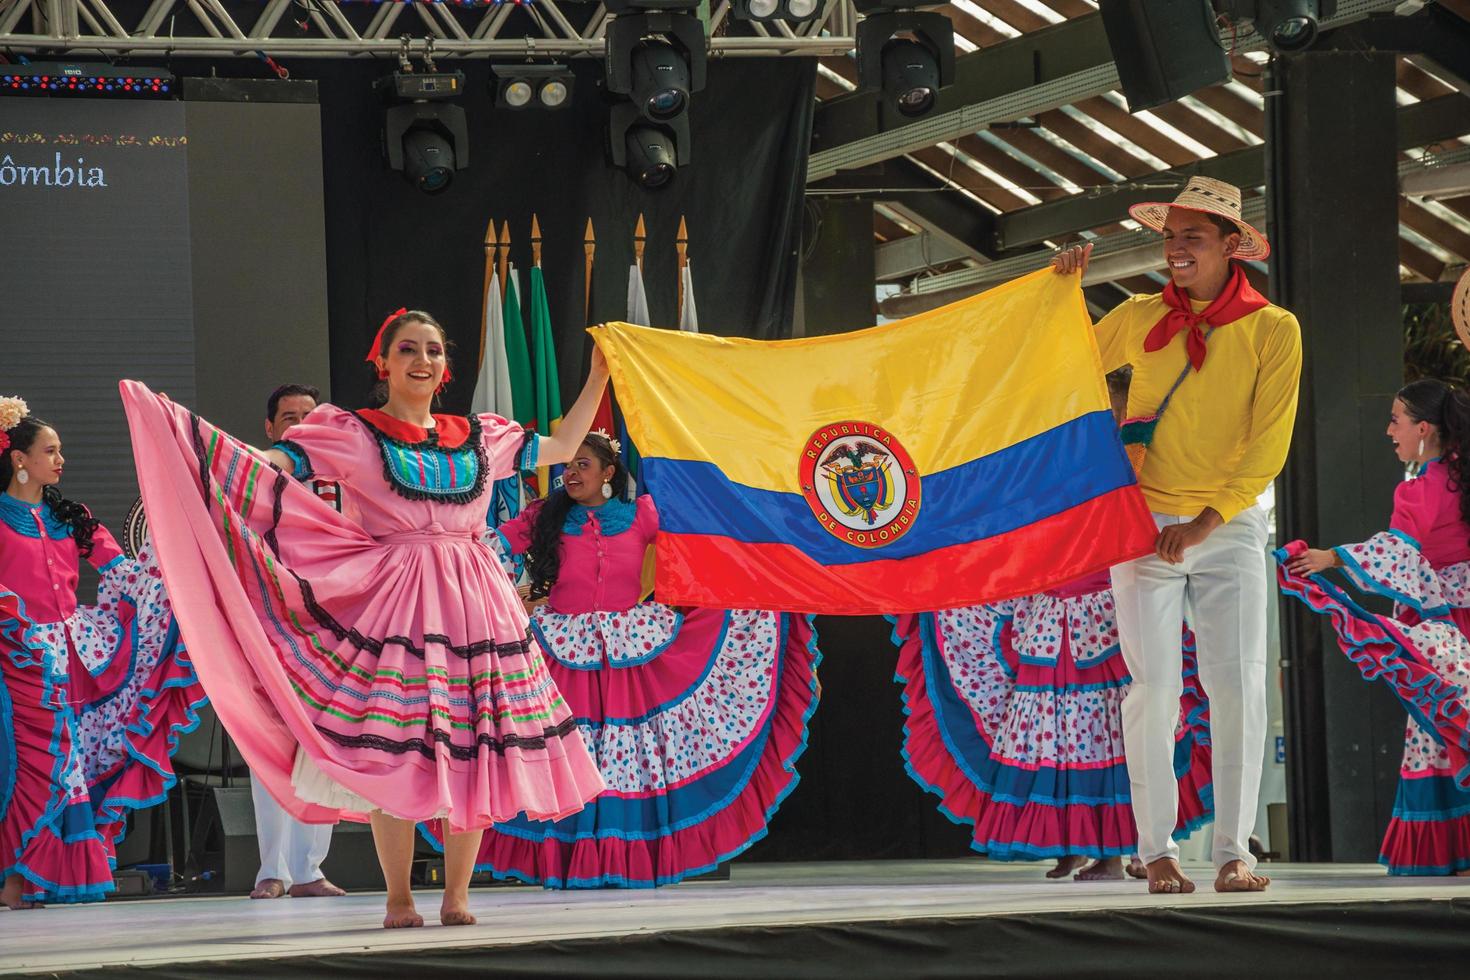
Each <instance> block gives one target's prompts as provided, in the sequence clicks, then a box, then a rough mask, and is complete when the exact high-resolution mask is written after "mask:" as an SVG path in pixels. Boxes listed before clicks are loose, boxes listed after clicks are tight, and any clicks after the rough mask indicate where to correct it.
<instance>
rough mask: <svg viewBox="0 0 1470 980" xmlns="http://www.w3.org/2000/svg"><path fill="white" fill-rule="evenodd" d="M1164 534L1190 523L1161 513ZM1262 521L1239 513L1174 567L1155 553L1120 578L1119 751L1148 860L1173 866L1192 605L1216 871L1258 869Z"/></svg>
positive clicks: (1116, 588) (1253, 512)
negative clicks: (1253, 844)
mask: <svg viewBox="0 0 1470 980" xmlns="http://www.w3.org/2000/svg"><path fill="white" fill-rule="evenodd" d="M1154 520H1155V522H1156V523H1157V524H1158V526H1159V527H1160V528H1163V527H1166V526H1167V525H1170V524H1185V523H1188V521H1189V520H1190V518H1187V517H1174V516H1172V515H1167V514H1155V515H1154ZM1266 537H1267V526H1266V513H1265V511H1264V510H1262V509H1261V508H1260V507H1252V508H1250V509H1249V510H1246V511H1243V512H1242V513H1241V514H1239V515H1237V516H1236V518H1235V519H1234V520H1232V521H1230V522H1229V523H1228V524H1225V525H1222V526H1221V527H1218V528H1216V529H1215V531H1214V533H1212V534H1211V535H1210V536H1209V537H1208V538H1206V539H1205V540H1204V542H1203V543H1202V544H1199V545H1196V546H1195V547H1193V548H1190V549H1188V550H1187V551H1185V552H1184V560H1183V561H1182V562H1181V563H1179V564H1178V565H1170V564H1168V563H1167V562H1165V561H1163V560H1162V559H1160V558H1159V557H1158V556H1157V555H1150V556H1148V557H1145V558H1139V559H1137V560H1135V561H1131V562H1128V563H1126V564H1123V565H1119V566H1118V567H1116V568H1114V569H1113V593H1114V596H1115V598H1116V600H1117V604H1118V635H1119V639H1120V640H1121V643H1122V647H1123V659H1124V660H1125V661H1126V662H1127V664H1128V670H1129V673H1131V674H1132V675H1133V685H1132V687H1130V688H1129V690H1128V696H1127V697H1126V698H1125V699H1124V700H1123V747H1124V750H1125V751H1126V752H1127V756H1128V780H1129V782H1130V784H1131V785H1132V791H1133V817H1134V820H1135V821H1136V822H1137V824H1138V852H1139V856H1140V857H1141V858H1143V860H1144V862H1145V863H1146V862H1150V861H1156V860H1158V859H1159V858H1164V857H1172V858H1175V859H1177V858H1178V856H1179V847H1178V845H1176V844H1175V843H1174V840H1173V837H1172V833H1173V830H1174V825H1175V822H1176V820H1177V815H1178V814H1177V811H1178V807H1179V785H1178V783H1177V781H1176V780H1175V778H1174V727H1175V724H1176V723H1177V722H1178V720H1179V695H1180V690H1181V688H1182V680H1181V678H1180V672H1181V670H1182V666H1183V665H1182V653H1181V651H1180V627H1181V624H1182V623H1183V621H1184V617H1185V613H1186V607H1187V611H1188V616H1189V625H1190V627H1191V628H1192V629H1193V630H1194V635H1195V639H1196V641H1197V642H1198V651H1199V680H1200V684H1201V685H1202V686H1203V687H1204V692H1205V696H1206V697H1207V698H1209V701H1210V741H1211V743H1212V748H1213V758H1214V765H1213V772H1212V775H1213V781H1214V794H1215V837H1214V843H1213V845H1212V847H1211V856H1212V857H1213V859H1214V862H1215V866H1216V867H1220V866H1223V865H1225V864H1227V863H1228V862H1230V861H1235V860H1240V861H1244V862H1245V863H1246V866H1247V867H1250V868H1254V867H1255V859H1254V858H1252V857H1251V853H1250V847H1249V843H1248V842H1249V840H1250V835H1251V831H1252V830H1253V829H1254V827H1255V822H1256V797H1257V794H1258V792H1259V788H1260V784H1261V760H1262V756H1263V753H1264V752H1265V744H1266V601H1267V590H1266V554H1265V551H1266Z"/></svg>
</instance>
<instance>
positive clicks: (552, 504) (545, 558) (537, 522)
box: [526, 432, 628, 599]
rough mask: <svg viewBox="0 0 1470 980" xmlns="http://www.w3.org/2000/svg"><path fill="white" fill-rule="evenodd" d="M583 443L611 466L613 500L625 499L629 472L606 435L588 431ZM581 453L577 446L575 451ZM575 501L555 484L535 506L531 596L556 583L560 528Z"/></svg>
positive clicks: (540, 594) (529, 552)
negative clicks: (548, 493)
mask: <svg viewBox="0 0 1470 980" xmlns="http://www.w3.org/2000/svg"><path fill="white" fill-rule="evenodd" d="M582 445H583V446H586V447H587V448H588V449H590V450H592V455H593V456H595V457H597V461H598V462H600V463H601V464H602V465H603V466H611V467H612V468H613V475H612V479H611V480H610V481H608V482H609V485H610V486H611V487H612V492H613V499H616V500H624V499H626V498H627V496H628V471H627V470H626V469H624V468H623V464H622V462H621V461H619V460H618V454H617V453H615V452H613V447H612V443H611V442H609V441H608V439H607V437H606V436H601V435H598V434H597V433H595V432H591V433H588V434H587V438H585V439H583V440H582ZM580 452H581V450H580V449H579V450H578V453H579V454H580ZM574 502H575V501H573V500H572V498H571V496H570V495H569V494H568V493H567V491H566V487H557V488H556V489H555V490H553V491H552V492H551V494H550V495H549V496H548V497H547V498H546V499H545V500H544V501H542V502H540V503H539V504H538V505H537V508H536V514H535V517H534V518H533V520H532V523H531V546H530V547H529V548H528V549H526V571H527V572H528V573H529V574H530V576H531V597H532V598H533V599H540V598H541V597H543V596H545V595H547V594H549V593H550V592H551V587H552V586H553V585H555V584H556V579H557V576H558V575H560V574H561V533H562V530H561V529H562V525H563V524H565V523H566V520H567V515H568V514H569V513H571V511H572V504H573V503H574Z"/></svg>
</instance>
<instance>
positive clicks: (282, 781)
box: [122, 311, 607, 928]
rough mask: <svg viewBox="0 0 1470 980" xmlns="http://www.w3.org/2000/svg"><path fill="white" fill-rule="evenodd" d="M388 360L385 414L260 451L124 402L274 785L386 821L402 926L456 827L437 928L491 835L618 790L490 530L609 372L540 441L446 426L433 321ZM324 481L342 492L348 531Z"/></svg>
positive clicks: (383, 363) (217, 696) (186, 588)
mask: <svg viewBox="0 0 1470 980" xmlns="http://www.w3.org/2000/svg"><path fill="white" fill-rule="evenodd" d="M368 360H369V361H370V362H371V363H372V364H373V365H374V367H375V368H376V370H377V373H378V376H379V378H380V379H381V380H383V381H384V382H385V383H386V402H385V403H384V404H383V406H382V408H381V409H369V410H362V411H358V412H347V411H343V410H342V409H340V408H337V407H335V406H333V405H330V404H324V405H320V406H318V407H317V408H316V410H315V411H313V412H312V413H311V414H310V415H308V416H307V418H306V419H305V421H303V422H301V423H300V424H299V425H297V426H295V427H294V428H292V430H291V432H290V434H289V435H290V438H289V439H288V440H285V441H282V442H279V443H277V444H276V446H275V448H273V449H272V450H270V451H269V452H268V453H266V454H264V455H262V454H261V453H258V452H256V451H254V450H252V449H251V448H250V447H248V446H246V445H244V444H243V443H240V442H239V441H237V440H235V439H233V438H231V437H230V436H228V435H226V434H225V433H223V432H221V431H220V430H218V429H215V428H212V427H211V426H209V425H207V424H206V423H204V422H203V421H201V420H200V419H199V418H197V417H196V416H193V415H192V414H190V413H189V412H187V411H186V410H184V409H182V408H180V407H179V406H176V405H174V404H172V403H170V402H169V401H168V400H167V399H163V398H160V397H158V396H155V395H153V394H152V393H151V392H149V391H148V390H147V389H146V388H144V387H143V386H142V385H139V384H137V383H135V382H123V385H122V390H123V401H124V404H125V406H126V408H127V412H128V421H129V425H130V426H131V429H132V435H133V443H134V450H135V455H136V460H137V467H138V476H139V483H140V485H141V486H142V490H143V500H144V504H145V507H146V508H147V512H148V520H149V526H150V529H151V531H152V534H153V538H154V541H155V543H156V546H157V548H158V552H159V555H160V558H161V559H162V564H163V568H164V575H165V578H166V579H167V580H168V582H169V583H170V585H171V586H172V592H171V594H172V595H173V599H174V607H175V609H176V611H177V613H178V616H179V622H180V625H181V627H182V630H183V634H184V637H185V639H186V640H188V642H189V644H190V649H191V650H195V651H201V650H202V651H205V652H204V653H203V654H196V661H197V664H198V669H199V673H200V676H201V677H202V678H203V679H204V683H205V686H206V688H207V689H208V690H210V691H211V692H212V694H213V701H214V705H215V708H216V710H217V711H218V712H219V715H220V717H221V719H223V721H224V723H225V725H226V727H227V728H228V729H229V731H230V734H231V735H232V736H233V737H234V738H235V740H236V741H237V742H238V743H239V746H240V750H241V752H242V754H243V755H244V756H245V759H246V761H247V762H248V763H249V764H250V768H251V771H252V773H253V774H254V776H255V778H257V779H260V780H261V781H262V782H263V783H264V785H265V787H266V789H268V790H269V791H270V792H271V794H272V795H273V796H275V798H276V799H277V800H278V801H279V802H280V803H281V804H282V806H283V807H285V809H286V810H287V811H288V812H290V813H291V814H292V815H293V816H295V817H297V818H298V819H301V820H304V821H307V822H330V821H335V820H337V819H339V818H340V817H343V816H348V817H356V818H358V819H361V818H362V817H363V815H367V817H368V818H369V819H370V820H371V822H372V825H373V836H374V840H375V842H376V844H377V848H378V858H379V861H380V863H381V864H382V867H383V874H384V878H385V879H386V881H387V885H388V903H387V905H388V908H387V916H386V917H385V919H384V922H383V924H384V926H385V927H388V928H396V927H403V926H418V925H422V924H423V919H422V918H421V917H420V916H419V915H418V914H417V912H416V911H415V908H414V903H413V896H412V894H411V892H410V885H409V872H410V866H411V863H412V859H413V840H414V837H413V835H414V823H415V822H419V821H442V823H443V827H442V828H441V832H444V833H446V834H447V843H448V848H447V855H446V861H445V887H444V898H443V903H442V905H441V908H440V921H441V922H443V923H444V924H446V925H462V924H471V923H473V922H474V921H475V919H474V916H472V915H471V914H470V913H469V910H468V902H469V894H468V886H469V879H470V875H471V868H472V866H473V863H474V859H475V854H476V852H477V851H478V850H479V845H480V837H481V834H482V832H483V831H484V828H486V827H488V826H489V825H490V824H492V823H494V822H495V821H497V820H507V819H510V818H511V817H514V816H515V815H517V814H520V813H525V814H527V815H528V816H530V817H533V818H536V819H544V820H555V819H558V818H560V817H563V816H565V815H567V814H570V813H575V812H576V811H577V810H579V809H581V808H582V805H583V804H584V803H585V802H586V801H588V800H590V799H592V798H594V797H595V796H596V795H597V794H598V793H599V792H601V790H602V778H601V776H600V775H599V774H598V771H597V766H596V764H595V763H594V762H593V760H592V758H591V756H590V755H589V754H588V752H587V748H586V746H585V745H584V744H583V741H582V738H581V736H580V735H579V733H578V731H577V726H576V722H575V720H574V719H573V717H572V714H571V712H570V711H569V710H568V708H567V705H566V702H565V701H564V700H563V699H562V696H561V694H560V693H559V692H558V691H557V689H556V685H555V684H554V683H553V682H552V679H551V677H550V675H549V674H548V673H547V669H546V663H545V660H544V658H543V657H542V656H541V654H540V652H539V650H538V649H537V648H536V646H535V644H534V643H533V642H532V641H531V639H530V637H529V635H528V633H527V627H526V623H527V621H526V613H525V610H524V609H523V608H522V606H521V602H520V599H519V597H518V596H517V595H516V593H515V589H514V588H513V587H512V586H511V583H510V582H509V580H508V579H507V577H506V575H505V573H504V571H502V570H501V568H500V566H499V564H498V563H497V561H496V559H495V557H494V555H493V554H492V553H491V551H490V549H489V547H488V546H487V545H486V544H485V543H484V541H483V540H482V532H483V530H484V526H485V510H486V506H487V503H488V497H487V488H488V487H489V486H490V485H491V484H492V483H493V481H495V480H497V479H502V478H505V477H508V476H510V475H511V474H512V473H514V472H515V471H516V470H517V469H518V468H519V469H532V468H534V467H535V466H536V465H537V464H538V463H539V464H540V465H548V464H553V463H562V462H566V461H567V460H570V459H571V458H572V454H573V453H574V452H575V450H576V448H577V447H578V445H580V444H581V441H582V437H583V436H584V435H585V434H586V431H587V427H588V425H589V424H590V422H591V420H592V415H593V412H594V411H595V410H596V407H597V402H598V399H599V398H600V396H601V393H602V390H603V388H604V386H605V385H606V383H607V369H606V365H605V363H604V362H603V361H602V358H601V356H600V355H598V354H596V353H594V354H593V362H592V376H591V378H590V379H589V381H588V383H587V386H586V388H584V389H583V391H582V394H581V395H580V396H579V397H578V399H577V401H576V404H574V405H573V406H572V408H571V410H570V411H568V412H567V413H566V416H565V418H564V419H563V421H562V425H561V428H560V430H559V431H558V433H557V434H556V435H555V436H551V437H539V436H537V435H535V434H534V433H531V432H526V431H525V430H523V429H522V428H521V427H520V426H519V425H517V424H516V423H514V422H509V421H507V420H505V419H503V418H500V417H499V416H496V415H489V414H485V415H472V416H469V417H462V416H448V415H438V414H434V413H433V412H432V411H431V407H432V404H433V400H434V397H435V395H436V393H437V392H438V391H439V390H440V388H441V386H442V385H443V384H444V382H445V381H447V380H448V378H449V370H448V364H447V361H446V354H445V336H444V331H443V330H442V328H440V326H439V325H438V324H437V323H436V322H435V321H434V319H433V318H432V317H430V316H429V315H428V314H426V313H421V312H407V311H399V312H398V313H397V314H395V315H394V316H392V317H390V318H389V319H388V320H387V321H386V322H385V323H384V324H383V326H382V328H380V330H379V332H378V336H377V337H376V338H375V339H374V343H373V345H372V347H371V349H370V352H369V355H368ZM293 476H294V477H296V478H297V479H292V477H293ZM311 477H314V478H316V479H322V480H331V481H335V482H337V483H338V484H339V485H340V487H341V493H342V505H343V511H344V514H339V513H337V511H336V510H334V509H333V508H332V507H330V506H328V505H327V504H325V503H323V502H322V501H320V500H319V499H317V498H316V497H315V496H314V495H313V494H312V493H311V491H310V490H308V489H307V488H306V487H305V486H303V485H302V484H301V483H300V482H299V480H300V479H302V478H311ZM344 515H347V516H344Z"/></svg>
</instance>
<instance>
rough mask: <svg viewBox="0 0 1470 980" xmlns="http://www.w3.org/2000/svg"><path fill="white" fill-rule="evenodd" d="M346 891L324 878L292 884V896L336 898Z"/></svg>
mask: <svg viewBox="0 0 1470 980" xmlns="http://www.w3.org/2000/svg"><path fill="white" fill-rule="evenodd" d="M346 894H347V893H346V892H345V891H343V890H342V889H340V888H338V887H337V886H336V885H334V884H332V883H331V882H330V881H328V880H327V879H325V878H318V879H317V880H316V881H309V882H307V883H306V884H304V885H292V886H291V897H292V898H336V897H337V896H338V895H346Z"/></svg>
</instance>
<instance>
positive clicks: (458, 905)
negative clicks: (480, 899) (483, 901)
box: [439, 895, 479, 926]
mask: <svg viewBox="0 0 1470 980" xmlns="http://www.w3.org/2000/svg"><path fill="white" fill-rule="evenodd" d="M478 921H479V920H478V919H476V918H475V917H474V916H473V915H471V914H470V910H469V899H468V897H466V898H461V899H454V900H451V899H450V898H449V897H448V896H447V895H446V896H445V898H444V904H443V905H441V906H439V924H440V925H443V926H472V925H474V924H475V923H476V922H478Z"/></svg>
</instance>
